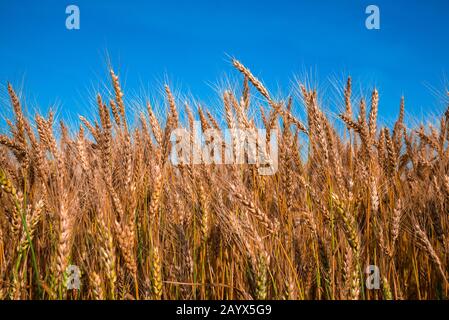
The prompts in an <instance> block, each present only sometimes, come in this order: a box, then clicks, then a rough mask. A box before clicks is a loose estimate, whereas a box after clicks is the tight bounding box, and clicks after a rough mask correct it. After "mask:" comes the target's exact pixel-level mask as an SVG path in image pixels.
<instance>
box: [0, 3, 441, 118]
mask: <svg viewBox="0 0 449 320" xmlns="http://www.w3.org/2000/svg"><path fill="white" fill-rule="evenodd" d="M69 4H75V5H78V6H79V8H80V13H81V15H80V18H81V28H80V30H67V29H66V28H65V19H66V17H67V15H66V13H65V8H66V6H67V5H69ZM369 4H375V5H377V6H378V7H379V8H380V15H381V18H380V23H381V29H380V30H367V29H366V28H365V19H366V17H367V14H365V8H366V6H368V5H369ZM448 27H449V1H445V0H441V1H437V0H430V1H424V0H423V1H397V0H396V1H380V0H373V1H355V0H342V1H312V0H308V1H298V0H296V1H293V0H291V1H285V0H276V1H261V0H258V1H244V0H240V1H234V0H228V1H212V0H208V1H196V0H191V1H172V0H165V1H157V2H156V1H133V2H131V1H126V2H125V1H114V0H107V1H99V0H97V1H86V0H74V1H70V2H67V1H48V0H47V1H22V0H21V1H4V0H0V98H1V99H0V104H1V108H2V109H4V105H5V103H6V102H7V101H6V100H5V98H6V91H5V87H6V81H10V82H12V83H13V84H14V85H15V86H16V87H19V88H23V91H24V94H25V95H26V98H27V105H28V107H29V108H36V107H37V108H39V110H42V111H45V110H47V108H48V107H49V106H50V105H54V104H56V105H57V106H58V108H59V110H60V111H62V112H63V113H64V114H68V115H71V114H75V115H76V114H78V113H84V112H85V110H86V109H87V108H89V107H90V103H91V100H92V94H93V92H94V91H95V90H96V89H97V88H100V87H101V86H102V84H103V83H104V82H105V81H107V60H108V58H109V59H110V61H111V62H112V65H113V66H114V68H115V69H117V70H118V71H119V73H120V75H121V79H122V81H124V82H125V83H124V87H125V88H124V89H125V94H126V95H127V96H132V95H133V94H136V92H139V90H141V89H143V88H149V90H150V91H152V92H153V93H155V92H158V91H159V90H160V87H161V83H162V82H163V81H164V79H169V80H170V83H172V84H173V85H174V86H175V89H176V90H178V91H182V92H183V93H188V92H192V93H193V94H194V95H195V96H197V97H201V99H203V100H204V101H213V99H215V93H214V91H213V90H212V89H211V84H212V85H213V84H216V83H218V82H219V80H220V79H223V76H224V75H225V74H230V75H231V76H233V77H236V76H237V74H236V72H235V70H234V69H233V68H232V66H231V65H230V62H229V56H235V57H237V58H238V59H239V60H241V61H242V62H243V63H244V64H246V65H247V66H248V67H250V69H251V70H252V71H253V72H254V73H255V74H256V75H257V76H258V77H260V78H261V79H262V80H263V82H264V83H265V84H266V85H267V87H268V88H269V89H270V90H272V91H273V92H277V90H278V88H282V91H283V92H284V93H286V92H289V89H291V87H292V79H293V78H294V76H295V75H297V76H299V78H302V77H304V76H305V75H308V76H309V77H311V78H312V79H313V82H314V83H316V84H317V85H318V87H319V88H320V89H321V90H322V93H323V96H324V100H323V102H324V104H325V106H326V107H327V108H329V109H331V110H336V109H337V108H338V103H339V101H338V99H337V97H338V95H336V93H335V90H334V89H333V87H332V84H334V83H343V82H344V79H345V77H346V76H347V75H349V74H351V75H352V76H353V78H354V81H355V83H356V90H358V89H359V88H362V89H364V90H369V89H371V88H372V87H373V86H374V85H376V86H377V87H378V88H379V91H380V99H381V100H380V110H379V111H380V115H381V117H383V118H385V119H387V120H388V119H391V118H394V117H395V116H396V114H397V109H398V104H399V99H400V97H401V95H402V94H404V95H405V97H406V104H407V105H406V108H407V111H408V114H411V115H413V116H415V117H417V118H419V117H421V116H422V115H423V114H428V113H441V112H442V111H443V110H444V107H445V106H444V101H443V98H444V89H445V88H447V85H448V80H446V79H447V76H448V72H449V59H448V53H449V33H448V30H449V28H448ZM434 91H436V92H434ZM89 99H90V100H89ZM0 121H2V120H0ZM2 122H4V121H2ZM0 126H1V125H0Z"/></svg>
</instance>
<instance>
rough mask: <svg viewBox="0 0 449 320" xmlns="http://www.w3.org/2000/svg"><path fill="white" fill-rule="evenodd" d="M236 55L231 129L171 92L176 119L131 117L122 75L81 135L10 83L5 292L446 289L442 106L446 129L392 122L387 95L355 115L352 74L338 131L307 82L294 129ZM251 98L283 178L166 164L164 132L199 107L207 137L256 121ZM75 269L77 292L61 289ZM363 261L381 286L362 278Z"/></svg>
mask: <svg viewBox="0 0 449 320" xmlns="http://www.w3.org/2000/svg"><path fill="white" fill-rule="evenodd" d="M232 63H233V65H234V66H235V68H236V69H237V70H238V71H239V72H240V73H241V74H242V75H243V78H244V81H243V85H242V89H238V90H225V91H223V93H222V100H221V101H222V105H223V109H222V110H223V111H222V113H221V114H222V115H223V119H225V121H224V120H223V123H224V124H225V125H220V124H219V123H220V121H218V120H217V119H216V118H214V115H213V113H212V112H209V111H208V110H207V109H206V108H204V107H202V106H199V105H195V106H194V107H192V106H189V104H187V103H186V104H185V105H184V104H183V106H182V108H179V106H178V105H177V99H175V97H174V95H173V94H172V92H171V90H170V88H169V87H168V86H166V87H165V91H166V106H167V107H166V120H165V121H162V120H161V118H160V117H158V116H157V115H156V112H155V110H154V108H152V106H151V105H150V104H149V103H148V105H147V106H145V107H146V111H147V112H146V113H144V112H142V113H141V114H140V115H139V117H138V120H139V121H137V122H136V124H135V125H132V127H131V125H128V123H129V121H127V117H126V113H127V112H126V111H125V100H124V98H123V93H122V90H121V87H120V83H119V79H118V76H116V75H115V73H114V72H113V71H112V70H111V72H110V74H111V78H112V87H113V93H112V94H111V97H107V98H108V99H109V98H110V100H109V101H107V102H106V101H105V97H102V96H101V95H98V96H97V105H98V116H99V119H98V121H95V120H93V121H91V122H89V121H88V120H87V119H85V118H84V117H80V120H81V122H80V126H79V130H78V131H77V132H76V133H73V135H71V133H70V132H69V129H68V128H67V126H66V125H65V124H64V123H63V122H60V124H59V126H58V128H55V127H56V126H55V124H54V115H53V113H52V112H51V111H50V113H49V115H48V117H43V116H41V115H39V114H37V115H36V116H35V117H34V121H30V120H29V119H28V117H26V116H25V115H24V112H23V110H22V107H21V101H20V99H19V98H18V96H17V94H16V93H15V91H14V90H13V88H12V87H11V86H10V85H9V86H8V92H9V95H10V98H11V105H12V107H13V110H14V118H15V119H14V121H8V125H9V128H10V134H8V135H0V187H1V189H0V299H440V298H443V299H444V298H446V297H447V296H448V268H449V238H448V234H447V230H448V228H449V221H448V211H449V175H448V165H449V149H448V140H449V109H448V111H447V112H446V113H445V114H444V115H443V116H442V117H441V123H440V124H439V125H434V126H432V125H428V126H427V127H424V126H421V127H419V128H414V129H411V128H407V127H406V126H405V124H404V100H401V103H400V107H399V116H398V118H397V121H396V122H395V124H394V127H393V128H392V130H390V129H389V128H387V127H382V128H378V127H377V124H376V122H377V121H376V119H377V113H378V101H379V98H378V92H377V91H376V90H374V91H373V92H372V96H371V97H370V105H369V109H370V110H369V114H367V103H365V100H364V99H361V101H360V103H358V102H357V104H358V112H357V116H355V115H353V110H352V104H353V100H354V98H353V97H352V96H351V79H348V82H347V84H346V86H345V88H344V101H342V104H341V105H342V106H345V110H344V112H342V113H341V114H340V116H339V118H340V119H341V120H342V122H341V123H342V124H343V123H344V124H345V125H344V126H343V125H342V127H343V132H340V133H338V130H337V129H336V128H335V125H332V124H331V122H330V119H329V116H326V115H325V113H324V112H323V111H322V108H320V106H319V102H318V98H317V93H316V91H315V90H309V89H307V88H306V87H304V86H301V85H298V88H299V89H300V90H298V92H299V93H300V94H298V96H297V98H296V99H295V100H298V101H300V102H301V103H302V104H303V106H304V108H305V109H304V110H305V114H306V116H307V119H306V121H303V122H301V120H299V119H298V117H297V116H295V115H294V114H293V113H294V112H293V109H292V105H293V104H294V103H295V101H294V99H292V98H289V99H285V100H280V99H273V98H272V96H271V95H270V93H269V91H268V90H267V89H266V88H265V87H264V85H263V84H262V83H261V82H260V81H259V80H258V79H257V78H256V77H255V76H254V75H253V74H252V73H251V72H250V71H249V69H247V68H246V67H245V66H244V65H243V64H241V63H240V62H239V61H237V60H233V61H232ZM252 87H253V88H255V90H254V89H252V90H251V88H252ZM111 92H112V91H111ZM342 100H343V99H342ZM254 108H260V109H257V110H260V114H259V115H260V118H261V119H262V121H263V126H264V127H265V128H266V129H267V131H266V132H270V129H278V131H277V132H278V142H279V168H278V171H277V172H276V174H274V175H271V176H261V175H259V174H258V173H257V167H258V166H257V164H255V165H251V164H243V165H188V164H184V165H181V166H173V165H172V164H171V163H170V161H169V154H170V148H171V142H170V133H171V132H172V130H173V129H174V128H178V127H182V126H185V127H186V128H190V129H192V128H193V126H194V121H195V120H194V119H195V115H194V114H195V113H197V114H198V117H199V120H200V121H201V127H202V130H206V129H208V128H216V129H218V130H223V129H224V127H225V126H227V127H229V128H243V129H245V128H254V127H255V125H256V124H255V123H256V121H255V118H254V117H255V115H254V114H253V115H252V116H250V112H249V110H250V109H251V110H254ZM193 109H195V111H197V112H194V111H192V110H193ZM218 109H219V108H218V107H214V109H213V110H214V111H216V110H218ZM342 109H343V107H342ZM211 110H212V109H211ZM180 113H181V115H182V113H184V115H185V119H186V120H185V121H181V120H180V118H181V117H180ZM181 122H185V124H183V123H181ZM269 138H270V137H268V134H267V139H269ZM302 148H304V149H307V150H305V151H306V152H303V151H302ZM70 265H75V266H77V267H78V268H79V270H80V271H81V274H80V279H79V280H80V281H79V283H80V287H79V289H70V290H68V289H67V280H68V277H69V275H68V273H67V268H68V266H70ZM370 265H375V266H377V267H378V271H379V276H380V281H379V283H380V287H379V288H378V289H376V288H374V289H373V288H368V287H367V285H366V277H367V275H366V273H365V272H366V268H367V267H368V266H370ZM71 276H72V275H71Z"/></svg>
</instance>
